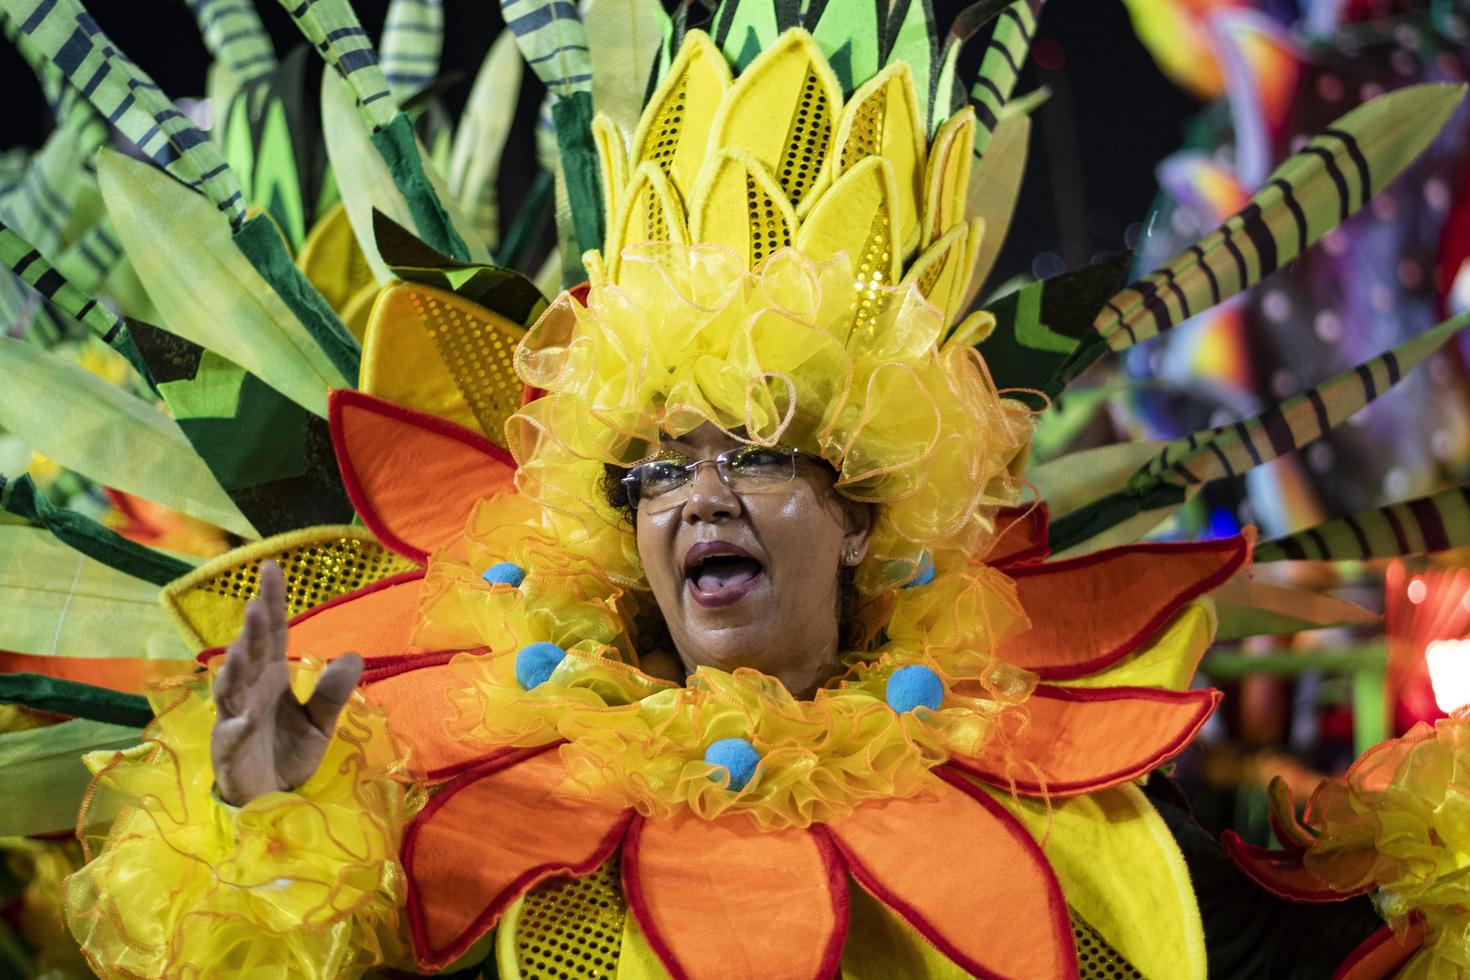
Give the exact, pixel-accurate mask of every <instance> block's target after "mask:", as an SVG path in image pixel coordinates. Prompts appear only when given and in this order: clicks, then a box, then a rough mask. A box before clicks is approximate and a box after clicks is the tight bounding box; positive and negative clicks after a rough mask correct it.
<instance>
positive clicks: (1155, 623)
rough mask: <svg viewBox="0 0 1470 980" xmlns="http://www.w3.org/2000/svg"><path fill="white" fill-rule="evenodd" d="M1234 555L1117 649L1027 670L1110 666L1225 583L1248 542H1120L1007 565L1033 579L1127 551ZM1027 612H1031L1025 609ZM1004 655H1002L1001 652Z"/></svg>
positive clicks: (1053, 675) (1060, 672)
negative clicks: (1082, 552) (1071, 555)
mask: <svg viewBox="0 0 1470 980" xmlns="http://www.w3.org/2000/svg"><path fill="white" fill-rule="evenodd" d="M1228 551H1234V552H1235V554H1234V555H1233V556H1232V557H1231V558H1230V560H1229V561H1227V562H1226V563H1225V564H1224V565H1222V566H1221V567H1220V568H1219V569H1217V570H1216V571H1215V572H1214V573H1212V574H1210V575H1207V576H1205V577H1204V578H1203V579H1200V580H1199V581H1197V582H1194V583H1192V584H1191V585H1189V586H1187V587H1186V588H1184V589H1182V590H1181V591H1179V592H1178V593H1176V594H1175V595H1174V596H1173V598H1171V599H1169V600H1167V601H1166V602H1165V603H1164V605H1163V606H1161V607H1160V609H1159V611H1158V612H1157V613H1155V614H1154V615H1153V616H1152V617H1151V618H1150V619H1149V620H1148V621H1147V622H1146V623H1144V624H1143V626H1142V627H1140V628H1139V629H1138V630H1137V631H1136V632H1135V633H1134V634H1133V636H1131V637H1129V638H1128V639H1127V640H1125V641H1124V642H1123V643H1122V644H1121V645H1119V646H1118V647H1117V648H1116V649H1114V650H1110V651H1108V652H1106V653H1103V654H1100V655H1099V656H1096V657H1093V658H1092V659H1091V660H1086V661H1083V662H1081V663H1075V664H1064V665H1058V666H1055V667H1047V666H1032V667H1030V668H1029V669H1030V670H1031V671H1032V672H1033V673H1035V674H1036V675H1037V676H1038V677H1040V678H1041V679H1042V680H1049V681H1064V680H1073V679H1075V678H1078V677H1086V676H1087V675H1088V674H1095V673H1097V672H1098V671H1100V670H1103V669H1105V668H1107V667H1111V666H1112V665H1113V664H1115V663H1117V662H1118V661H1120V660H1122V659H1123V658H1124V657H1126V656H1128V655H1129V654H1130V653H1133V652H1134V651H1135V650H1137V649H1138V648H1139V647H1141V646H1143V644H1144V643H1146V642H1147V641H1148V640H1150V639H1152V638H1153V636H1154V634H1155V633H1157V632H1158V631H1159V629H1160V627H1162V626H1163V625H1164V624H1165V623H1166V622H1168V621H1169V620H1170V619H1171V618H1172V617H1173V616H1174V614H1175V613H1177V612H1178V611H1179V610H1180V609H1181V608H1183V606H1184V604H1185V603H1187V602H1190V601H1191V600H1194V599H1197V598H1199V597H1200V596H1202V595H1204V594H1206V593H1208V592H1212V591H1214V590H1215V589H1217V588H1219V587H1220V586H1221V585H1224V584H1225V582H1226V581H1227V580H1229V578H1230V577H1231V576H1232V575H1234V574H1235V573H1236V572H1237V571H1239V570H1240V569H1241V567H1242V566H1244V565H1245V562H1246V559H1247V558H1249V557H1250V545H1249V543H1248V542H1247V540H1246V538H1245V536H1244V535H1236V536H1235V537H1233V538H1220V539H1218V540H1215V541H1170V542H1162V543H1145V544H1130V545H1123V546H1122V547H1119V548H1107V549H1104V550H1103V551H1094V552H1092V553H1091V554H1086V555H1080V556H1078V557H1076V558H1064V559H1062V560H1061V561H1049V562H1042V563H1039V564H1030V565H1019V566H1011V565H1006V566H1005V568H1004V571H1005V574H1006V575H1007V576H1009V577H1010V578H1013V579H1022V578H1032V577H1034V576H1038V575H1057V574H1062V573H1064V572H1075V571H1080V570H1083V569H1086V568H1090V567H1091V566H1093V565H1098V564H1101V563H1103V562H1105V561H1108V560H1109V559H1112V558H1117V557H1121V556H1123V555H1129V554H1138V553H1145V554H1157V555H1178V554H1199V553H1208V552H1228ZM1027 612H1028V615H1029V614H1030V611H1029V610H1028V611H1027ZM1002 656H1004V654H1002Z"/></svg>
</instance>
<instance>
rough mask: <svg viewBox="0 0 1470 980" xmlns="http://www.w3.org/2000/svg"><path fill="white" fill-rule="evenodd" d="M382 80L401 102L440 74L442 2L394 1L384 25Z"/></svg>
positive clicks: (432, 0)
mask: <svg viewBox="0 0 1470 980" xmlns="http://www.w3.org/2000/svg"><path fill="white" fill-rule="evenodd" d="M382 49H383V52H382V53H383V77H384V78H386V79H388V85H389V87H390V88H392V90H393V94H394V95H395V96H396V97H397V99H398V101H399V102H400V103H402V102H406V101H407V100H408V99H409V98H411V97H412V96H413V95H414V94H415V93H417V92H419V91H420V90H422V89H423V88H424V86H426V85H428V84H429V83H430V82H432V81H433V80H434V79H435V78H437V77H438V75H439V57H440V55H441V54H442V53H443V51H444V6H443V2H442V0H393V2H392V3H391V4H389V5H388V17H387V20H386V21H384V23H383V42H382Z"/></svg>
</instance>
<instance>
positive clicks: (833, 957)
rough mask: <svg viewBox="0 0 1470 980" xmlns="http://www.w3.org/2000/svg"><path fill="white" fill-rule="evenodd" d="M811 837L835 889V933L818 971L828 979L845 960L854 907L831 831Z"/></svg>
mask: <svg viewBox="0 0 1470 980" xmlns="http://www.w3.org/2000/svg"><path fill="white" fill-rule="evenodd" d="M813 830H816V828H815V827H814V828H813ZM812 840H813V841H815V842H816V845H817V850H819V851H821V852H822V863H824V864H825V865H826V866H827V889H828V890H829V891H830V892H831V893H832V914H833V916H834V917H835V918H836V920H837V924H836V925H835V926H834V927H833V929H832V937H831V938H830V939H829V940H828V941H827V949H826V951H825V952H823V954H822V968H821V971H820V972H819V973H818V974H817V976H818V977H820V978H822V980H827V978H830V977H835V976H837V972H838V970H839V968H840V967H841V964H842V947H843V946H844V945H845V944H846V942H847V930H848V929H849V928H850V927H851V925H852V909H851V908H850V907H849V905H848V902H847V862H846V861H844V860H843V859H842V854H841V852H839V851H838V850H837V845H835V844H834V843H832V838H831V835H829V834H822V833H813V834H812Z"/></svg>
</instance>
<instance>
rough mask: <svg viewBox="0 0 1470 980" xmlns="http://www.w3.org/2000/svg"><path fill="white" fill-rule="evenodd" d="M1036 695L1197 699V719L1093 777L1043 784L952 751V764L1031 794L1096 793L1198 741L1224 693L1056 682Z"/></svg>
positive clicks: (1084, 698) (1067, 698)
mask: <svg viewBox="0 0 1470 980" xmlns="http://www.w3.org/2000/svg"><path fill="white" fill-rule="evenodd" d="M1031 696H1032V697H1043V698H1052V699H1054V700H1057V701H1125V700H1132V701H1159V702H1164V703H1173V704H1178V703H1181V702H1195V703H1196V704H1197V710H1196V713H1195V717H1194V720H1193V721H1192V722H1191V723H1190V725H1189V726H1188V727H1187V728H1186V729H1184V730H1182V731H1181V732H1180V733H1179V734H1178V736H1177V737H1176V738H1175V739H1174V740H1173V741H1170V742H1169V743H1167V744H1166V745H1164V746H1163V747H1162V748H1160V749H1159V750H1158V751H1156V752H1154V753H1153V754H1152V755H1149V756H1147V757H1146V758H1144V759H1141V760H1138V761H1136V762H1134V763H1132V764H1130V765H1128V766H1125V767H1124V768H1122V769H1118V770H1115V771H1113V772H1110V773H1106V774H1103V775H1100V776H1096V777H1093V778H1090V779H1076V780H1072V781H1070V782H1068V781H1057V782H1049V783H1046V784H1045V785H1042V784H1041V783H1040V782H1037V781H1035V780H1029V779H1021V778H1012V777H1008V776H1007V775H1006V774H1003V773H998V772H993V771H991V770H990V769H989V768H987V767H986V765H985V764H984V763H983V762H982V761H981V760H979V759H975V758H971V757H969V756H963V755H958V754H951V756H950V759H949V764H950V765H952V766H954V767H955V768H956V769H959V770H960V771H962V772H966V773H969V774H970V775H972V776H974V777H975V778H977V779H980V780H983V781H984V782H986V783H989V784H990V785H992V786H995V787H998V788H1000V789H1004V790H1007V791H1009V790H1011V789H1012V788H1013V787H1014V789H1015V790H1016V792H1019V793H1024V794H1026V795H1027V796H1076V795H1078V794H1081V793H1092V792H1096V791H1097V790H1102V789H1109V788H1111V787H1113V786H1117V785H1120V784H1122V783H1126V782H1129V781H1130V780H1134V779H1137V778H1138V777H1140V776H1142V775H1144V774H1145V773H1148V772H1151V771H1152V770H1154V769H1157V768H1158V767H1159V766H1161V765H1163V764H1164V763H1165V762H1168V761H1169V760H1170V759H1172V758H1173V757H1174V756H1176V755H1178V754H1179V753H1180V752H1183V751H1184V750H1185V749H1186V748H1188V747H1189V743H1190V742H1192V741H1194V737H1195V735H1197V734H1199V730H1200V729H1201V728H1202V727H1204V724H1205V722H1206V721H1208V720H1209V718H1210V715H1212V714H1214V713H1215V709H1216V708H1217V707H1219V705H1220V700H1221V698H1222V697H1223V695H1222V694H1221V693H1220V692H1219V691H1217V690H1215V689H1214V688H1207V689H1203V690H1191V691H1167V690H1164V689H1163V688H1157V687H1057V686H1055V685H1052V684H1038V685H1036V688H1035V690H1033V691H1032V692H1031Z"/></svg>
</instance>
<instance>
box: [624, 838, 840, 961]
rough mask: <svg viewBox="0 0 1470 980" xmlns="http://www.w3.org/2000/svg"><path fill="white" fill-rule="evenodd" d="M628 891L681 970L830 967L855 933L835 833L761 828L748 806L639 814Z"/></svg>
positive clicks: (651, 935)
mask: <svg viewBox="0 0 1470 980" xmlns="http://www.w3.org/2000/svg"><path fill="white" fill-rule="evenodd" d="M623 894H624V897H625V898H626V899H627V901H628V908H629V909H630V910H631V911H632V912H633V914H634V916H636V917H637V920H638V924H639V926H640V927H641V928H642V929H643V934H644V936H645V937H647V939H648V944H649V946H650V947H652V949H653V951H654V952H655V953H656V954H658V958H659V960H660V961H661V962H662V963H663V965H664V968H665V969H667V970H668V971H669V973H670V974H672V975H673V976H674V977H675V978H681V977H791V978H803V977H830V976H832V975H833V974H834V973H835V972H836V970H837V964H838V961H839V959H840V958H841V955H842V942H843V939H844V938H845V937H846V935H847V879H846V877H845V876H844V874H843V868H842V861H841V860H840V859H839V858H838V856H837V852H836V850H835V849H834V848H833V847H832V845H831V844H830V843H829V842H828V841H827V839H826V838H825V837H824V836H822V835H820V834H814V833H813V832H811V831H809V830H805V829H800V828H791V829H788V830H777V831H768V832H765V833H762V832H761V831H759V830H757V829H756V828H755V826H754V825H753V824H751V822H750V821H749V820H747V819H746V818H745V817H743V816H735V817H725V818H722V819H719V820H711V821H706V820H701V819H699V818H698V817H696V816H694V815H692V814H691V813H689V811H687V810H686V811H682V812H681V813H680V814H679V815H677V816H675V817H673V818H672V819H668V820H657V819H645V818H643V817H640V818H638V819H637V821H635V823H634V825H633V828H632V830H630V831H629V833H628V838H627V841H626V843H625V844H624V846H623Z"/></svg>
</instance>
